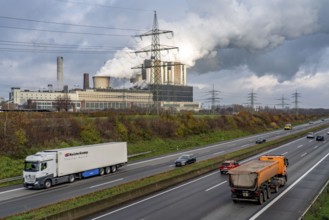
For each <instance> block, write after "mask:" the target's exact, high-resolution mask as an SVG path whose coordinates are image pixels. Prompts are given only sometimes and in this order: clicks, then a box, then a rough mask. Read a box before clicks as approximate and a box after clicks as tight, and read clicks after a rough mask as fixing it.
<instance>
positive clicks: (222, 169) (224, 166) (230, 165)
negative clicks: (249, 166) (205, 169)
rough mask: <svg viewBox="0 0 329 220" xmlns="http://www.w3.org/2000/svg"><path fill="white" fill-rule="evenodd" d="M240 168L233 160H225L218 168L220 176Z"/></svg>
mask: <svg viewBox="0 0 329 220" xmlns="http://www.w3.org/2000/svg"><path fill="white" fill-rule="evenodd" d="M238 166H240V164H239V163H238V162H237V161H235V160H226V161H224V162H223V163H222V165H220V166H219V170H220V173H221V174H224V173H227V172H228V171H229V170H230V169H233V168H235V167H238Z"/></svg>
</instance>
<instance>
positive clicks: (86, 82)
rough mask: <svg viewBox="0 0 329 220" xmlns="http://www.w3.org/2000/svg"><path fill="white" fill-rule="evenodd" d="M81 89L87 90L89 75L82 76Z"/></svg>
mask: <svg viewBox="0 0 329 220" xmlns="http://www.w3.org/2000/svg"><path fill="white" fill-rule="evenodd" d="M83 89H84V90H86V89H89V73H84V74H83Z"/></svg>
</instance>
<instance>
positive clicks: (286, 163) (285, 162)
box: [284, 158, 289, 166]
mask: <svg viewBox="0 0 329 220" xmlns="http://www.w3.org/2000/svg"><path fill="white" fill-rule="evenodd" d="M284 164H285V165H286V166H289V160H288V159H287V158H285V159H284Z"/></svg>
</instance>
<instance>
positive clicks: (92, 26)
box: [0, 16, 141, 31]
mask: <svg viewBox="0 0 329 220" xmlns="http://www.w3.org/2000/svg"><path fill="white" fill-rule="evenodd" d="M0 18H3V19H10V20H19V21H29V22H38V23H46V24H58V25H66V26H76V27H87V28H100V29H110V30H122V31H141V30H139V29H133V28H114V27H104V26H94V25H82V24H70V23H60V22H54V21H40V20H34V19H26V18H14V17H9V16H0Z"/></svg>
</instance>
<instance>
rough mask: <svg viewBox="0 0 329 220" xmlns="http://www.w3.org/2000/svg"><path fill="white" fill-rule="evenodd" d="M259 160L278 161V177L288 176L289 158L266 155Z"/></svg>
mask: <svg viewBox="0 0 329 220" xmlns="http://www.w3.org/2000/svg"><path fill="white" fill-rule="evenodd" d="M259 160H261V161H278V162H279V167H278V175H282V176H283V175H287V166H288V165H289V161H288V158H286V157H285V156H284V155H264V156H260V157H259Z"/></svg>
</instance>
